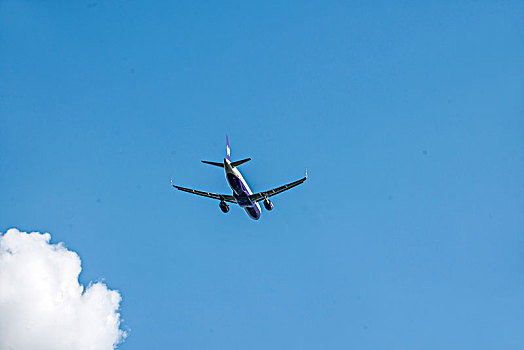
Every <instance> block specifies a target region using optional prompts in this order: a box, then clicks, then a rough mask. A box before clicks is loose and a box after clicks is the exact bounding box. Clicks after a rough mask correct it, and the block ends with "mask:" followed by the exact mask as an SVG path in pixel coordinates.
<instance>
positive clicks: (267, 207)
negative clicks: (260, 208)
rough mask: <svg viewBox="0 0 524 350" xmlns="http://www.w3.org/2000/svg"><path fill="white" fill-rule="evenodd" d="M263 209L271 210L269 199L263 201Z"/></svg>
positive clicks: (271, 205)
mask: <svg viewBox="0 0 524 350" xmlns="http://www.w3.org/2000/svg"><path fill="white" fill-rule="evenodd" d="M264 208H266V210H272V209H273V203H271V201H270V200H269V199H267V198H266V199H264Z"/></svg>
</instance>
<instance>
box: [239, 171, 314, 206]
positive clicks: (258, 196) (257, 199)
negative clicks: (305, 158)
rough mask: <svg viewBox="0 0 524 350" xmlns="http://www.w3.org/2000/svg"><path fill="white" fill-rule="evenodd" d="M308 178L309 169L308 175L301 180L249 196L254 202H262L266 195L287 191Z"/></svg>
mask: <svg viewBox="0 0 524 350" xmlns="http://www.w3.org/2000/svg"><path fill="white" fill-rule="evenodd" d="M306 180H307V171H306V176H304V177H303V178H301V179H300V180H297V181H294V182H291V183H288V184H286V185H283V186H280V187H277V188H273V189H272V190H268V191H264V192H258V193H254V194H252V195H250V196H249V199H251V200H252V201H253V202H260V201H262V200H264V199H265V198H266V197H271V196H274V195H276V194H279V193H282V192H284V191H287V190H289V189H290V188H293V187H295V186H298V185H300V184H302V183H304V181H306Z"/></svg>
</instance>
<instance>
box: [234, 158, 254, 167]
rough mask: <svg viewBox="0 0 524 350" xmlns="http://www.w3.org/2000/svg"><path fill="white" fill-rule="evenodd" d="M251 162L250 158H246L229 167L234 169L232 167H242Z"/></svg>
mask: <svg viewBox="0 0 524 350" xmlns="http://www.w3.org/2000/svg"><path fill="white" fill-rule="evenodd" d="M250 160H251V158H246V159H242V160H237V161H236V162H231V166H232V167H233V168H234V167H237V166H239V165H242V164H244V163H246V162H249V161H250Z"/></svg>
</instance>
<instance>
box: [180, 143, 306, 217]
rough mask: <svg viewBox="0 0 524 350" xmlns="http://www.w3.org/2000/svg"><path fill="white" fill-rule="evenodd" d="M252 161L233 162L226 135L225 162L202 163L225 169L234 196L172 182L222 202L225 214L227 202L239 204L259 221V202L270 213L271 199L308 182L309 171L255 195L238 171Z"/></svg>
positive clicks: (271, 207) (227, 207) (220, 205)
mask: <svg viewBox="0 0 524 350" xmlns="http://www.w3.org/2000/svg"><path fill="white" fill-rule="evenodd" d="M250 160H251V158H246V159H242V160H237V161H235V162H232V161H231V149H230V148H229V139H228V137H227V135H226V158H224V162H223V163H219V162H210V161H207V160H203V161H202V163H204V164H208V165H213V166H216V167H219V168H223V169H224V172H225V175H226V180H227V183H228V185H229V187H231V190H232V191H233V195H227V194H217V193H211V192H205V191H199V190H193V189H191V188H185V187H181V186H177V185H174V184H173V180H171V185H172V186H173V187H174V188H176V189H177V190H180V191H184V192H188V193H192V194H196V195H199V196H204V197H208V198H213V199H218V200H220V204H219V207H220V210H222V212H223V213H227V212H229V205H227V203H226V202H228V203H233V204H238V205H239V206H240V207H242V208H244V210H245V211H246V213H247V215H248V216H249V217H250V218H251V219H254V220H258V219H260V215H261V213H262V211H261V209H260V204H258V202H260V201H264V207H265V208H266V210H268V211H269V210H272V209H273V203H271V201H270V200H269V197H272V196H274V195H276V194H279V193H282V192H284V191H287V190H289V189H290V188H293V187H295V186H298V185H300V184H302V183H303V182H304V181H306V180H307V169H306V175H305V177H303V178H301V179H300V180H297V181H294V182H291V183H288V184H286V185H283V186H280V187H276V188H273V189H271V190H268V191H264V192H258V193H253V192H252V191H251V189H250V188H249V185H248V184H247V182H246V180H244V177H242V174H241V173H240V171H239V170H238V169H237V167H238V166H239V165H241V164H244V163H246V162H249V161H250Z"/></svg>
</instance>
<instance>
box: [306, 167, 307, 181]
mask: <svg viewBox="0 0 524 350" xmlns="http://www.w3.org/2000/svg"><path fill="white" fill-rule="evenodd" d="M306 179H307V168H306Z"/></svg>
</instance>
